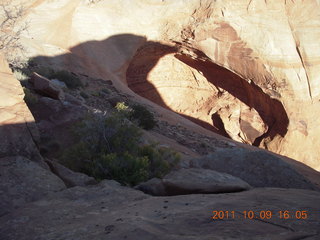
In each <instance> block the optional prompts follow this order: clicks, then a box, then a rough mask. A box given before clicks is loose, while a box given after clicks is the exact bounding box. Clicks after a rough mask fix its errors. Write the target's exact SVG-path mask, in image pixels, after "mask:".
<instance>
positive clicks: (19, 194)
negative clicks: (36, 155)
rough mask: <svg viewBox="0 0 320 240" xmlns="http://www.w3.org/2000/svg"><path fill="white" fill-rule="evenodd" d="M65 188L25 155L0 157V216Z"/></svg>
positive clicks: (52, 175)
mask: <svg viewBox="0 0 320 240" xmlns="http://www.w3.org/2000/svg"><path fill="white" fill-rule="evenodd" d="M65 188H66V186H65V184H64V183H63V181H62V180H61V179H59V178H58V177H57V176H56V175H54V174H53V173H52V172H50V171H48V170H46V169H43V168H42V167H40V166H39V165H38V164H36V163H35V162H32V161H30V160H29V159H27V158H25V157H22V156H16V157H5V158H0V192H1V194H0V196H1V197H0V198H1V199H0V216H1V215H4V214H7V213H9V212H11V211H13V210H14V209H16V208H18V207H21V206H23V205H24V204H26V203H28V202H32V201H36V200H39V199H41V198H43V197H44V196H45V195H47V194H48V193H52V192H58V191H61V190H63V189H65ZM0 238H1V237H0ZM1 239H2V238H1Z"/></svg>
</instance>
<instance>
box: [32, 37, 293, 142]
mask: <svg viewBox="0 0 320 240" xmlns="http://www.w3.org/2000/svg"><path fill="white" fill-rule="evenodd" d="M178 52H179V51H178V47H176V46H169V45H167V44H164V43H160V42H155V41H148V40H147V39H146V38H145V37H142V36H136V35H133V34H120V35H114V36H111V37H109V38H107V39H105V40H103V41H88V42H84V43H81V44H79V45H77V46H74V47H71V48H70V49H69V52H68V53H65V54H61V55H58V56H54V57H47V56H37V57H35V58H34V60H35V62H38V63H39V62H40V63H46V64H50V65H58V66H60V67H61V68H67V69H70V70H71V71H74V72H76V73H84V74H87V75H93V76H98V77H101V78H103V79H109V78H112V76H114V75H119V76H121V77H119V78H118V79H121V80H122V81H123V82H122V84H124V85H126V86H127V87H128V88H129V89H131V90H132V91H133V92H135V93H136V94H138V95H140V96H142V97H144V98H146V99H148V100H150V101H152V102H154V103H156V104H158V105H160V106H162V107H164V108H167V109H170V107H169V106H167V105H166V103H165V101H164V99H163V98H162V96H161V95H160V94H159V91H158V89H157V88H156V86H154V84H152V83H151V82H150V81H149V79H148V75H149V73H150V72H151V70H152V69H153V68H154V67H155V66H156V65H157V63H158V62H159V60H160V59H161V58H163V57H164V56H166V55H168V54H174V56H175V58H176V59H177V60H179V61H180V62H182V63H184V64H186V65H188V66H190V67H191V68H193V69H196V70H198V71H201V72H202V73H203V75H204V77H205V78H206V79H207V81H208V82H210V83H212V84H213V85H215V86H216V87H219V88H221V89H223V90H225V91H227V92H229V93H230V94H231V95H233V96H234V97H236V98H237V99H239V100H240V101H241V102H243V103H245V104H246V105H247V106H249V107H250V108H254V109H255V110H256V111H257V112H258V113H259V115H260V117H261V118H262V120H263V121H264V123H265V124H267V125H268V131H267V132H266V133H265V134H264V135H263V136H261V137H259V138H258V139H256V141H255V142H254V145H259V144H260V142H261V141H262V140H263V139H264V138H266V137H270V138H271V139H272V138H274V137H275V136H276V135H277V134H279V135H281V136H282V137H283V136H284V135H285V134H286V132H287V126H288V124H289V120H288V117H287V114H286V112H285V110H284V107H283V106H282V104H281V102H279V101H278V100H275V99H272V98H271V97H270V96H268V95H267V94H265V93H264V92H263V91H262V90H261V89H260V88H259V87H258V86H256V85H255V84H253V83H251V84H249V83H248V82H247V81H245V80H244V79H242V78H241V77H240V76H238V75H236V74H235V73H233V72H231V71H229V70H227V69H225V68H223V67H221V66H219V65H217V64H214V63H213V62H211V61H203V60H200V59H194V58H191V57H189V56H187V55H182V54H178ZM197 54H202V53H201V52H199V53H197ZM170 110H172V109H170ZM178 114H180V115H181V116H183V117H185V118H187V119H189V120H191V121H193V122H195V123H197V124H198V125H201V126H203V127H205V128H207V129H209V130H211V131H213V132H216V133H218V134H220V135H222V136H228V134H227V133H226V130H225V129H224V127H223V123H222V121H221V119H218V118H217V116H215V115H212V116H211V117H212V123H213V124H212V125H211V124H209V123H207V122H204V121H202V120H199V119H197V118H194V117H193V116H190V115H186V114H184V113H178Z"/></svg>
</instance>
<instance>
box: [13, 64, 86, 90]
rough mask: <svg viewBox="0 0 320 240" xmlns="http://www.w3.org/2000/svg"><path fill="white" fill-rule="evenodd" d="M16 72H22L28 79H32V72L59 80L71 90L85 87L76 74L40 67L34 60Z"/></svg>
mask: <svg viewBox="0 0 320 240" xmlns="http://www.w3.org/2000/svg"><path fill="white" fill-rule="evenodd" d="M15 71H19V72H22V73H23V74H25V75H26V76H28V77H31V75H32V72H36V73H38V74H40V75H41V76H44V77H46V78H48V79H58V80H60V81H62V82H64V83H65V84H66V85H67V87H68V88H70V89H74V88H79V87H83V84H82V82H81V80H80V79H79V78H78V77H77V76H76V75H75V74H73V73H70V72H68V71H66V70H55V69H53V68H51V67H47V66H42V65H38V64H37V63H36V60H34V59H32V58H31V59H29V60H28V61H27V63H26V64H25V65H24V66H23V67H20V68H16V69H15Z"/></svg>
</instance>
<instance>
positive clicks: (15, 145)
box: [0, 54, 48, 168]
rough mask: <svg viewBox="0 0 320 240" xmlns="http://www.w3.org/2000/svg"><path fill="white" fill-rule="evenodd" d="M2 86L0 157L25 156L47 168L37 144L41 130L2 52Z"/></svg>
mask: <svg viewBox="0 0 320 240" xmlns="http://www.w3.org/2000/svg"><path fill="white" fill-rule="evenodd" d="M0 85H1V87H0V136H1V141H0V157H8V156H24V157H26V158H32V160H33V161H35V162H38V163H39V164H40V165H41V166H42V167H44V168H47V167H48V166H47V165H46V164H45V163H44V161H43V159H42V157H41V155H40V154H39V151H38V149H37V146H36V142H38V141H39V132H38V129H37V128H36V126H35V123H34V118H33V116H32V114H31V112H30V111H29V109H28V107H27V105H26V103H25V102H24V101H23V97H24V93H23V89H22V87H21V85H20V83H19V81H17V80H16V79H15V78H14V76H13V74H12V72H11V70H10V68H9V67H8V64H7V62H6V61H5V60H4V57H3V56H2V55H1V54H0Z"/></svg>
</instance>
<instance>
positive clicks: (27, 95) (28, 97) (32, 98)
mask: <svg viewBox="0 0 320 240" xmlns="http://www.w3.org/2000/svg"><path fill="white" fill-rule="evenodd" d="M23 92H24V98H23V100H24V101H25V102H26V104H27V105H33V104H36V103H37V102H38V97H37V96H36V95H35V94H34V93H32V92H31V91H30V90H29V89H28V88H25V87H24V88H23Z"/></svg>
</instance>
